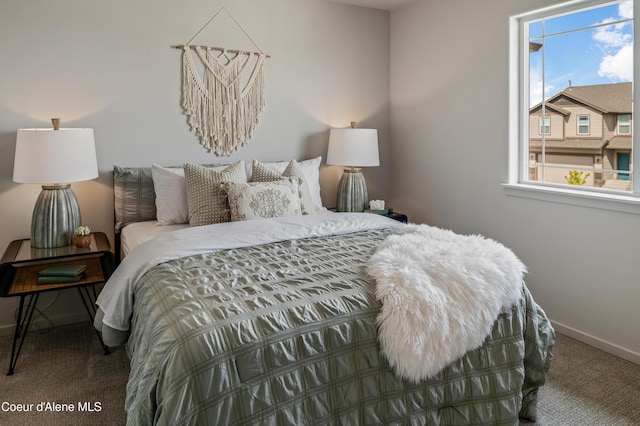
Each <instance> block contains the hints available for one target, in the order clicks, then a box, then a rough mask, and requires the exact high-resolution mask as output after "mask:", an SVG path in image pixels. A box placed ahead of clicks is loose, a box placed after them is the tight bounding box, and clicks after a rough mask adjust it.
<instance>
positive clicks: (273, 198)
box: [220, 178, 302, 222]
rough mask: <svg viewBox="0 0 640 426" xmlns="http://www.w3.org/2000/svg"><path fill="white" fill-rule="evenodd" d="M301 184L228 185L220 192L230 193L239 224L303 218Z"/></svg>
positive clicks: (287, 181)
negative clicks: (263, 220) (301, 216)
mask: <svg viewBox="0 0 640 426" xmlns="http://www.w3.org/2000/svg"><path fill="white" fill-rule="evenodd" d="M298 181H299V180H298V179H294V178H291V179H281V180H277V181H273V182H250V183H234V182H224V183H221V184H220V188H222V190H223V191H225V192H226V193H227V197H228V199H229V208H230V210H231V220H232V221H234V222H237V221H241V220H252V219H260V218H271V217H282V216H300V215H302V208H301V207H300V196H299V195H298Z"/></svg>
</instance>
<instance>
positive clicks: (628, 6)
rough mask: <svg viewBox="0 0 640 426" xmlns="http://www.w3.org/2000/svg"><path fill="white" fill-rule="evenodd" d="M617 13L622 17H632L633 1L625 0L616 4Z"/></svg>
mask: <svg viewBox="0 0 640 426" xmlns="http://www.w3.org/2000/svg"><path fill="white" fill-rule="evenodd" d="M618 13H619V14H620V17H622V18H624V19H632V18H633V1H625V2H622V3H620V5H619V6H618Z"/></svg>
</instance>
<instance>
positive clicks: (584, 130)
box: [578, 115, 589, 135]
mask: <svg viewBox="0 0 640 426" xmlns="http://www.w3.org/2000/svg"><path fill="white" fill-rule="evenodd" d="M578 134H579V135H588V134H589V116H588V115H579V116H578Z"/></svg>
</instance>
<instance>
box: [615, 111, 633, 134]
mask: <svg viewBox="0 0 640 426" xmlns="http://www.w3.org/2000/svg"><path fill="white" fill-rule="evenodd" d="M618 134H619V135H630V134H631V114H620V115H618Z"/></svg>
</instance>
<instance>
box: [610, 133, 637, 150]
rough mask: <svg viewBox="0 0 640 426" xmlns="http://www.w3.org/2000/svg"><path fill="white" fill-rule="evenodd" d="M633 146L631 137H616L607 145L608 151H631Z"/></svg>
mask: <svg viewBox="0 0 640 426" xmlns="http://www.w3.org/2000/svg"><path fill="white" fill-rule="evenodd" d="M631 146H632V138H631V136H614V137H612V138H611V141H610V142H609V145H607V149H631Z"/></svg>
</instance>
